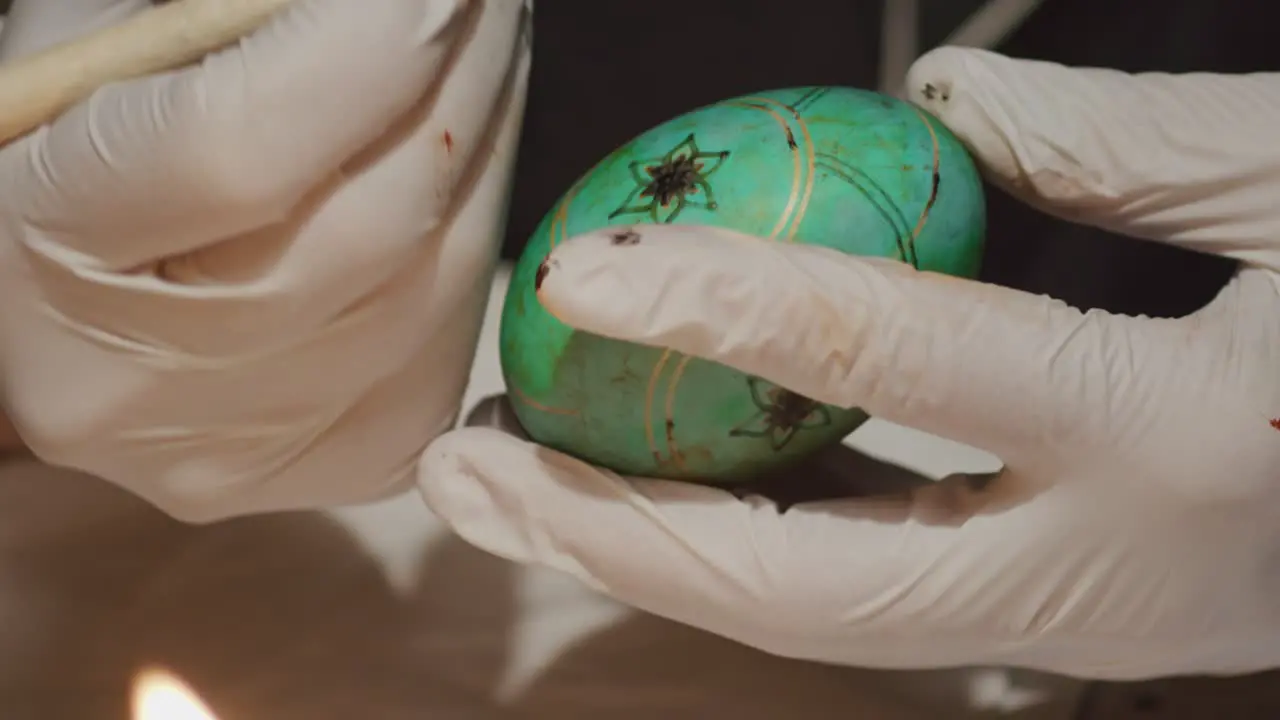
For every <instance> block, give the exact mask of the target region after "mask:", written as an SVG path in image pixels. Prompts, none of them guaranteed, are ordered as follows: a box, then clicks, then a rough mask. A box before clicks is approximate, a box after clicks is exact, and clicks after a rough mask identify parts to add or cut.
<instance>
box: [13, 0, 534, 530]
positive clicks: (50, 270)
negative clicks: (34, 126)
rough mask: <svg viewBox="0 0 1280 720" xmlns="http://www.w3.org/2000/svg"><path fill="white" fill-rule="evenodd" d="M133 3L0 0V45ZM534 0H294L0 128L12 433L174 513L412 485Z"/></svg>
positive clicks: (455, 344)
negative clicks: (223, 40)
mask: <svg viewBox="0 0 1280 720" xmlns="http://www.w3.org/2000/svg"><path fill="white" fill-rule="evenodd" d="M149 4H150V3H149V2H147V1H146V0H18V1H17V2H15V3H14V6H13V9H12V12H11V15H10V17H9V20H8V23H7V25H6V26H5V28H4V32H3V37H2V41H3V42H2V44H0V60H3V59H8V58H13V57H15V56H18V55H21V54H25V53H30V52H32V51H34V50H37V49H39V48H41V47H44V46H46V45H49V44H51V43H53V42H57V41H60V40H63V39H66V38H68V37H70V36H75V35H78V34H81V33H83V32H86V31H88V30H90V29H92V28H95V27H97V26H101V25H104V24H107V23H112V22H116V21H119V20H121V19H123V18H124V17H126V16H128V15H130V14H132V13H135V12H138V11H139V10H142V9H143V8H146V7H147V6H148V5H149ZM531 7H532V4H531V2H519V1H517V0H501V1H498V2H486V3H479V2H467V1H466V0H397V1H395V2H391V1H382V2H353V1H352V0H299V2H296V3H294V4H293V5H291V6H290V7H289V8H288V9H287V10H286V11H284V12H283V14H282V15H281V16H280V17H279V18H277V19H276V20H275V21H274V22H272V23H270V25H269V26H268V27H266V28H264V29H263V30H262V31H260V32H258V33H256V34H254V35H253V36H251V37H249V38H247V39H245V40H243V41H242V42H240V43H239V44H238V45H236V46H233V47H231V48H229V49H227V50H225V51H222V52H219V53H217V54H215V55H212V56H210V57H208V58H207V59H205V60H204V61H203V62H202V63H200V64H198V65H196V66H193V67H190V68H188V69H184V70H181V71H179V72H173V73H167V74H162V75H156V76H152V77H147V78H143V79H140V80H138V81H135V82H128V83H119V84H114V85H111V86H109V87H106V88H104V89H102V90H100V91H98V92H97V93H95V94H94V95H93V96H92V97H91V98H90V99H89V100H88V101H86V102H84V103H81V104H80V105H79V106H78V107H75V108H73V109H72V110H70V111H69V112H68V113H66V114H65V115H64V116H63V117H61V118H60V119H58V120H57V121H56V122H54V123H52V124H51V125H50V126H48V127H46V128H43V129H41V130H39V131H37V132H35V133H33V134H32V135H30V136H29V137H26V138H24V139H22V140H21V141H18V142H15V143H13V144H11V145H9V146H6V147H4V148H3V149H0V187H2V188H3V192H0V253H2V254H3V257H0V367H2V368H3V383H4V384H3V391H4V400H5V404H6V410H7V411H8V413H9V414H10V416H11V417H12V419H13V421H14V424H15V426H16V427H17V429H18V431H19V433H20V434H21V437H22V439H23V440H24V441H25V442H26V443H27V444H28V445H29V446H30V448H31V449H32V450H33V451H34V452H35V453H36V454H37V455H39V456H40V457H41V458H43V459H45V460H47V461H49V462H52V463H55V464H59V465H65V466H70V467H74V468H77V469H81V470H86V471H89V472H91V473H94V474H96V475H99V476H101V477H103V478H106V479H107V480H110V481H112V482H115V483H118V484H119V485H122V486H124V487H126V488H127V489H129V490H131V491H133V492H135V493H137V494H139V495H141V496H143V497H144V498H146V499H147V500H150V501H151V502H153V503H155V504H156V505H158V506H159V507H160V508H162V509H163V510H165V511H167V512H169V513H171V514H172V515H174V516H176V517H178V518H182V519H186V520H190V521H204V520H210V519H214V518H219V517H223V516H228V515H234V514H242V513H252V512H261V511H268V510H279V509H288V508H301V507H314V506H324V505H330V504H336V503H344V502H349V501H357V500H363V499H370V498H374V497H377V496H380V495H384V494H387V493H392V492H396V491H398V490H402V489H404V488H406V487H410V486H411V483H412V479H413V477H414V472H413V471H414V466H415V463H416V461H417V459H418V457H419V455H420V454H421V452H422V450H423V448H425V447H426V445H427V443H428V442H429V441H430V440H431V439H432V438H434V437H435V436H436V435H438V434H439V433H441V432H443V431H445V430H447V429H448V428H449V427H451V425H452V423H453V422H454V419H455V418H456V415H457V412H458V406H459V403H460V402H461V396H462V391H463V386H464V385H465V383H466V380H467V377H468V372H469V368H470V364H471V359H472V355H473V353H474V348H475V339H476V336H477V333H478V328H479V324H480V321H481V319H482V315H483V306H484V304H485V302H486V298H487V294H488V285H489V282H490V277H491V271H492V268H493V267H494V264H495V261H496V256H497V247H498V243H499V240H500V237H501V235H502V231H503V222H504V216H505V204H506V194H507V191H508V185H509V181H510V176H511V170H512V165H513V162H514V159H515V149H516V138H517V134H518V128H519V123H520V120H521V115H522V113H523V100H524V91H525V78H526V74H527V68H528V58H529V40H530V38H529V29H530V24H529V22H530V20H529V13H530V12H531V9H530V8H531Z"/></svg>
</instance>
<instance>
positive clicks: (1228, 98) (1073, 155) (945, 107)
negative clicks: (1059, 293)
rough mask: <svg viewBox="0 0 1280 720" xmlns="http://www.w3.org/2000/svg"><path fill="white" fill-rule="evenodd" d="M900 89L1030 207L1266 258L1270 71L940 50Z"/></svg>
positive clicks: (1271, 157)
mask: <svg viewBox="0 0 1280 720" xmlns="http://www.w3.org/2000/svg"><path fill="white" fill-rule="evenodd" d="M907 87H908V92H909V93H910V97H911V99H912V100H913V101H915V102H916V103H918V104H920V105H922V106H923V107H925V108H927V109H928V110H929V111H931V112H932V113H934V114H935V115H937V116H938V117H939V118H940V119H941V120H942V121H943V123H945V124H946V125H947V127H948V128H950V129H951V130H952V131H953V132H955V133H956V135H957V136H959V137H960V138H961V139H962V140H964V141H965V143H966V144H967V145H968V146H969V148H970V149H971V150H972V151H973V152H974V153H975V154H976V156H977V157H978V159H979V162H980V164H981V165H982V166H983V167H984V168H985V170H986V171H987V173H988V175H989V176H990V177H991V179H992V180H993V181H994V182H996V183H997V184H999V185H1001V186H1003V187H1004V188H1005V189H1007V190H1009V191H1010V192H1012V193H1013V194H1014V195H1016V196H1018V197H1020V198H1021V199H1023V200H1025V201H1027V202H1029V203H1030V204H1032V205H1034V206H1036V207H1038V208H1039V209H1041V210H1045V211H1047V212H1050V213H1053V214H1055V215H1058V216H1060V217H1063V218H1066V219H1069V220H1074V221H1077V222H1082V223H1088V224H1091V225H1095V226H1098V227H1102V228H1106V229H1108V230H1112V231H1115V232H1119V233H1123V234H1125V235H1131V236H1135V237H1142V238H1149V239H1154V240H1161V241H1165V242H1169V243H1173V244H1176V245H1181V246H1183V247H1187V248H1191V249H1195V250H1200V251H1204V252H1212V253H1218V254H1222V255H1227V256H1230V257H1233V258H1237V259H1240V260H1244V261H1248V262H1252V263H1257V264H1261V265H1265V266H1268V267H1272V268H1275V267H1277V266H1280V259H1278V258H1277V255H1280V249H1277V246H1276V244H1275V240H1276V238H1280V206H1278V205H1277V204H1276V202H1275V198H1276V196H1277V194H1278V193H1280V147H1277V146H1276V143H1274V142H1272V136H1273V135H1274V132H1275V131H1274V122H1273V119H1274V118H1275V117H1276V116H1277V114H1280V74H1274V73H1273V74H1263V73H1257V74H1250V75H1213V74H1208V73H1194V74H1187V75H1169V74H1165V73H1144V74H1138V75H1130V74H1126V73H1122V72H1118V71H1115V70H1099V69H1092V68H1089V69H1083V68H1068V67H1064V66H1062V65H1058V64H1055V63H1048V62H1041V61H1030V60H1014V59H1011V58H1008V57H1004V56H1002V55H998V54H996V53H992V52H989V51H985V50H976V49H961V48H940V49H938V50H934V51H933V52H930V53H928V54H926V55H924V56H923V57H921V58H920V59H919V60H917V61H916V63H915V64H914V65H913V66H912V68H911V70H910V72H909V74H908V78H907Z"/></svg>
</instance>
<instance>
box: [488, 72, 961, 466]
mask: <svg viewBox="0 0 1280 720" xmlns="http://www.w3.org/2000/svg"><path fill="white" fill-rule="evenodd" d="M985 222H986V217H985V206H984V202H983V191H982V184H981V181H980V179H979V175H978V172H977V170H976V168H975V166H974V164H973V161H972V160H971V158H970V157H969V155H968V154H967V152H966V150H965V149H964V147H963V146H962V145H961V143H960V142H959V141H958V140H957V139H956V138H955V137H954V136H953V135H952V134H951V133H950V132H948V131H947V129H946V128H945V127H944V126H943V125H942V124H941V123H940V122H938V120H937V119H935V118H934V117H932V116H931V115H929V114H928V113H927V112H925V111H924V110H922V109H920V108H918V107H916V106H914V105H912V104H910V103H907V102H904V101H901V100H897V99H895V98H892V97H888V96H886V95H881V94H878V93H873V92H868V91H863V90H855V89H851V88H839V87H805V88H794V89H787V90H778V91H773V92H765V93H760V94H757V95H752V96H747V97H739V98H734V99H731V100H726V101H724V102H720V103H716V104H714V105H710V106H708V107H704V108H701V109H698V110H695V111H693V112H690V113H688V114H686V115H682V116H680V117H677V118H675V119H673V120H671V121H669V122H667V123H664V124H662V125H660V126H658V127H656V128H654V129H652V130H649V131H648V132H645V133H644V134H642V135H640V136H639V137H637V138H635V139H633V140H631V141H630V142H628V143H627V144H626V145H624V146H623V147H621V148H619V149H618V150H616V151H614V152H613V153H612V154H610V155H609V156H608V157H606V158H604V159H603V160H602V161H600V162H599V163H598V164H597V165H596V166H595V167H594V168H592V169H591V170H590V171H588V172H587V173H586V174H585V175H583V176H582V177H581V178H580V179H579V180H578V181H577V182H576V183H575V184H574V185H573V187H571V188H570V189H569V190H568V192H566V193H565V194H564V196H563V197H562V198H561V199H560V200H559V201H558V202H557V203H556V204H555V206H554V207H553V208H552V209H551V211H550V212H549V213H547V216H546V217H545V218H544V219H543V221H542V223H541V225H540V226H539V227H538V228H537V230H536V231H535V233H534V235H533V237H532V238H531V239H530V241H529V244H528V246H527V247H526V249H525V250H524V253H523V255H522V256H521V258H520V260H519V262H518V263H517V265H516V267H515V269H514V272H513V274H512V278H511V285H510V288H509V290H508V293H507V298H506V304H505V306H504V308H503V314H502V325H501V331H500V336H501V339H500V343H501V346H500V347H501V361H502V369H503V375H504V378H505V381H506V384H507V389H508V396H509V398H510V401H511V404H512V407H513V409H514V411H515V413H516V416H517V417H518V418H519V420H520V423H521V424H522V425H523V426H524V429H525V430H526V431H527V432H528V434H529V436H530V437H531V438H532V439H533V440H535V441H537V442H539V443H542V444H544V445H546V446H549V447H551V448H554V449H557V450H560V451H563V452H566V453H568V454H571V455H574V456H576V457H578V458H581V459H584V460H587V461H589V462H592V463H595V464H597V465H601V466H604V467H607V468H611V469H613V470H616V471H618V472H621V473H624V474H629V475H643V476H650V477H664V478H676V479H689V480H699V481H706V482H733V481H741V480H749V479H752V478H753V477H756V476H758V475H760V474H762V473H766V472H770V471H774V470H777V469H780V468H782V467H784V466H786V465H787V464H789V463H793V462H795V461H797V460H800V459H802V458H804V457H806V456H808V455H810V454H812V453H813V452H814V451H816V450H818V449H821V448H823V447H825V446H828V445H830V444H832V443H835V442H839V441H840V440H841V439H842V438H844V437H845V436H846V435H848V434H849V433H851V432H852V431H853V430H854V429H855V428H857V427H858V426H859V425H860V424H862V423H863V422H864V421H865V420H866V419H867V415H866V414H865V413H864V412H862V411H861V410H859V409H857V408H841V407H834V406H830V405H825V404H822V403H818V402H815V401H814V400H811V399H809V398H806V397H803V396H801V395H799V394H797V393H794V392H792V391H790V390H788V389H786V388H782V387H778V386H777V385H775V384H773V383H771V382H769V381H768V380H765V379H763V378H759V377H753V376H749V375H746V374H743V373H741V372H739V371H737V370H734V369H731V368H728V367H725V366H723V365H720V364H717V363H714V362H710V361H707V360H703V359H700V358H695V357H689V356H685V355H681V354H679V353H677V352H674V351H671V350H667V349H663V348H654V347H647V346H641V345H636V344H633V343H626V342H621V341H618V340H613V339H609V338H604V337H600V336H596V335H592V334H590V333H586V332H582V331H579V330H575V329H574V328H571V327H569V326H567V325H565V324H564V323H561V322H560V321H559V320H557V319H556V318H555V317H553V316H552V315H551V314H550V313H548V312H547V310H546V309H545V308H543V307H542V306H541V305H540V304H539V301H538V298H537V295H536V294H535V282H536V277H537V273H538V268H539V266H540V265H541V263H542V261H543V260H544V259H545V258H546V257H547V254H548V253H549V252H550V251H551V250H552V249H553V248H554V247H555V246H556V244H557V243H560V242H563V241H564V240H565V239H567V238H570V237H573V236H574V235H578V234H581V233H584V232H590V231H594V230H599V229H602V228H609V227H620V226H635V225H638V224H653V223H680V224H696V225H711V226H718V227H724V228H730V229H733V230H737V231H740V232H744V233H749V234H752V235H756V236H759V237H760V242H777V243H806V244H810V245H821V246H825V247H829V248H833V249H836V250H839V251H842V252H846V253H851V254H854V255H864V256H874V257H881V258H891V259H894V260H898V261H901V262H904V263H908V264H910V265H912V266H913V267H916V268H919V269H921V270H929V271H933V272H940V273H946V274H949V275H955V276H961V277H973V276H975V275H976V274H977V272H978V269H979V265H980V263H981V259H982V248H983V236H984V231H985ZM760 292H762V293H767V292H769V288H768V287H761V288H760Z"/></svg>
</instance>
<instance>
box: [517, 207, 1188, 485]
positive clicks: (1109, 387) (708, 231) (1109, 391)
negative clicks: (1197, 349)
mask: <svg viewBox="0 0 1280 720" xmlns="http://www.w3.org/2000/svg"><path fill="white" fill-rule="evenodd" d="M632 230H633V232H634V233H636V234H637V235H639V240H638V242H637V241H634V236H633V237H632V240H633V241H630V242H626V243H616V242H614V241H613V240H612V237H613V236H614V235H616V234H617V233H616V231H608V230H605V231H600V232H595V233H590V234H586V235H582V236H578V237H575V238H571V239H569V240H568V241H566V242H564V243H562V244H561V245H559V246H557V247H556V248H555V250H553V251H552V253H551V254H550V256H549V257H548V258H547V260H546V263H545V270H544V272H542V273H540V275H541V282H540V284H539V289H538V297H539V299H540V301H541V303H542V305H543V306H544V307H545V308H546V309H547V310H548V311H549V312H550V313H551V314H553V315H554V316H556V317H557V318H558V319H560V320H561V321H562V322H564V323H566V324H568V325H571V326H573V327H576V328H579V329H582V330H586V331H588V332H592V333H596V334H598V335H602V336H606V337H612V338H616V339H621V340H627V341H632V342H638V343H642V344H646V345H653V346H661V347H669V348H672V349H674V350H676V351H678V352H681V353H685V354H687V355H693V356H697V357H702V358H707V359H710V360H714V361H718V362H721V363H723V364H725V365H729V366H732V367H735V368H738V369H740V370H742V371H744V372H747V373H751V374H754V375H759V376H761V377H764V378H767V379H769V380H770V381H772V382H775V383H777V384H779V385H781V386H783V387H787V388H789V389H791V390H793V391H795V392H799V393H801V394H803V395H806V396H809V397H811V398H814V399H816V400H820V401H823V402H827V403H830V404H833V405H839V406H844V407H851V406H857V407H861V408H862V409H864V410H866V411H867V412H869V413H870V414H872V415H873V416H877V417H880V418H883V419H886V420H889V421H892V422H896V423H899V424H901V425H907V426H910V427H914V428H917V429H920V430H924V431H927V432H932V433H934V434H936V435H940V436H943V437H947V438H950V439H953V440H957V441H960V442H964V443H967V444H969V445H972V446H974V447H979V448H982V449H984V450H987V451H990V452H993V453H995V454H997V455H999V456H1000V457H1001V458H1002V459H1004V460H1005V461H1006V463H1011V464H1013V463H1016V461H1017V460H1018V458H1020V457H1022V458H1031V457H1035V458H1038V459H1039V458H1043V453H1044V452H1045V451H1046V450H1048V449H1061V448H1064V447H1071V448H1074V449H1079V448H1080V447H1081V446H1080V444H1079V443H1080V442H1084V443H1094V442H1105V441H1106V439H1105V438H1102V437H1098V436H1095V435H1093V434H1094V433H1099V432H1103V431H1105V428H1107V427H1109V426H1110V425H1111V423H1109V422H1107V418H1106V417H1099V415H1100V414H1106V413H1109V412H1113V411H1115V410H1116V408H1118V407H1123V408H1125V409H1126V411H1134V412H1153V413H1154V412H1158V409H1157V408H1158V407H1159V406H1161V405H1160V404H1159V403H1156V402H1151V401H1150V400H1151V398H1153V397H1157V396H1158V389H1159V388H1160V387H1161V385H1160V382H1161V380H1162V379H1163V378H1162V375H1163V374H1164V373H1166V372H1171V371H1172V363H1171V362H1170V361H1169V358H1170V357H1179V354H1178V353H1174V352H1162V351H1161V347H1163V346H1164V343H1165V338H1166V337H1168V338H1169V340H1168V341H1169V342H1173V341H1175V340H1174V338H1176V337H1179V336H1178V335H1177V330H1176V328H1175V327H1174V324H1175V323H1176V322H1178V321H1167V322H1165V321H1139V320H1135V319H1133V318H1126V317H1119V316H1112V315H1108V314H1106V313H1103V312H1089V313H1084V312H1081V311H1079V310H1076V309H1074V308H1071V307H1069V306H1067V305H1065V304H1064V303H1061V302H1059V301H1056V300H1053V299H1051V298H1047V297H1041V296H1034V295H1030V294H1027V293H1022V292H1019V291H1015V290H1010V289H1007V288H1002V287H997V286H992V285H986V284H982V283H977V282H971V281H966V280H959V279H955V278H950V277H946V276H942V275H937V274H933V273H927V272H920V271H917V270H915V269H913V268H911V267H910V266H907V265H904V264H901V263H897V262H892V261H887V260H878V259H867V258H856V257H852V256H848V255H844V254H841V253H839V252H836V251H833V250H830V249H827V248H821V247H815V246H805V245H793V244H789V243H772V242H768V241H765V240H762V239H760V238H755V237H751V236H747V235H743V234H740V233H737V232H734V231H729V230H724V229H717V228H709V227H693V226H672V225H657V226H648V225H641V226H635V227H634V228H632ZM1183 336H1185V333H1183ZM1181 357H1182V358H1183V359H1185V350H1184V351H1182V354H1181ZM1133 368H1142V372H1141V373H1140V374H1138V373H1136V372H1134V371H1133Z"/></svg>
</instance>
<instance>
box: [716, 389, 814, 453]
mask: <svg viewBox="0 0 1280 720" xmlns="http://www.w3.org/2000/svg"><path fill="white" fill-rule="evenodd" d="M747 385H748V388H749V389H750V391H751V402H752V403H753V404H754V405H755V406H756V410H757V412H756V413H755V414H754V415H752V416H751V417H749V418H747V419H746V420H744V421H743V422H740V423H738V424H737V425H735V426H734V427H733V429H732V430H730V431H729V435H730V437H751V438H768V440H769V446H770V447H772V448H773V449H774V450H775V451H778V450H782V449H783V448H785V447H786V446H787V444H788V443H790V442H791V441H792V439H794V438H795V436H796V433H798V432H800V431H802V430H810V429H813V428H819V427H825V426H827V425H830V424H831V411H830V410H828V409H827V407H826V406H825V405H823V404H821V403H819V402H818V401H817V400H810V399H809V398H807V397H805V396H803V395H800V394H799V393H794V392H792V391H790V390H787V389H785V388H780V387H778V386H776V385H773V384H772V383H769V382H766V381H765V380H761V379H760V378H757V377H752V378H748V379H747Z"/></svg>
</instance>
